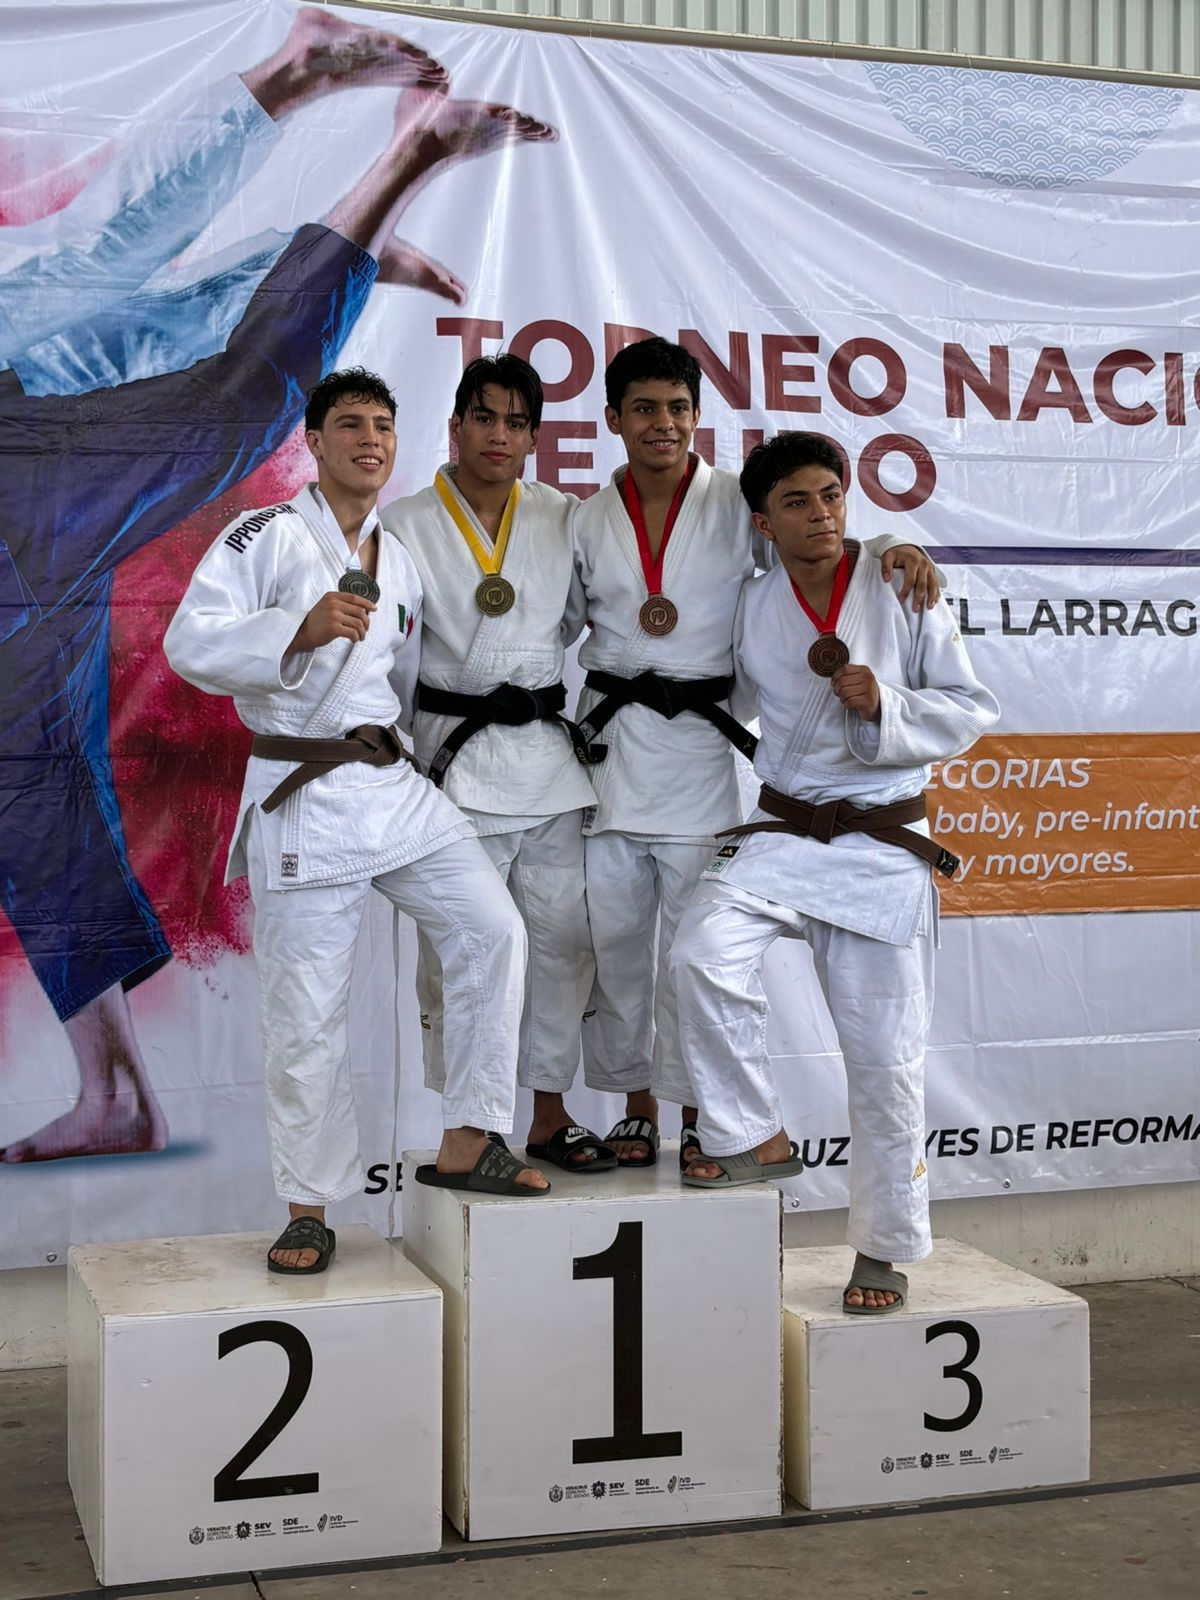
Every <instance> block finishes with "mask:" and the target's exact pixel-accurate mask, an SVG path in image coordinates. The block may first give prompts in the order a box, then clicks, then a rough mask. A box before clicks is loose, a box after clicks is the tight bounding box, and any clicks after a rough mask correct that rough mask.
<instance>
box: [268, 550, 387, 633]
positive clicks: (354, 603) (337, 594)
mask: <svg viewBox="0 0 1200 1600" xmlns="http://www.w3.org/2000/svg"><path fill="white" fill-rule="evenodd" d="M349 577H355V578H365V579H366V581H367V582H368V583H369V584H370V585H371V588H372V589H374V591H375V599H376V600H377V599H378V598H379V586H378V584H376V582H375V580H374V578H371V577H369V576H368V575H367V574H366V573H365V572H362V571H360V570H357V569H354V568H351V569H350V571H348V572H345V573H343V575H342V578H341V581H340V582H339V583H338V586H337V588H336V589H331V590H330V591H329V593H328V594H323V595H322V596H321V598H320V599H319V600H318V601H317V603H316V605H315V606H314V607H313V608H312V610H311V611H310V612H309V613H308V615H307V616H306V617H305V619H304V621H303V622H302V623H301V624H300V626H299V628H297V630H296V633H295V636H294V638H293V639H292V642H291V644H289V645H288V652H289V653H290V652H292V651H293V650H301V651H308V650H319V649H320V648H321V646H322V645H326V644H332V643H333V641H334V640H335V639H349V641H350V643H351V644H361V643H362V641H363V640H364V639H365V638H366V637H367V629H368V627H369V626H370V623H371V613H372V611H374V609H375V600H372V599H370V598H369V596H368V595H367V594H365V593H362V592H360V591H358V590H351V589H349V588H348V587H347V586H346V579H347V578H349Z"/></svg>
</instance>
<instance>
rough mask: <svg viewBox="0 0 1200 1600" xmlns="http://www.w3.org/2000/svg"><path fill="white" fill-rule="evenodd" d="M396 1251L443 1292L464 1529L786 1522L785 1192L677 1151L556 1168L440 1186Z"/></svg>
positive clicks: (419, 1207) (412, 1204)
mask: <svg viewBox="0 0 1200 1600" xmlns="http://www.w3.org/2000/svg"><path fill="white" fill-rule="evenodd" d="M430 1159H432V1157H429V1156H417V1155H415V1154H406V1156H405V1177H404V1246H405V1249H406V1251H407V1252H408V1254H409V1255H410V1257H412V1259H413V1260H414V1261H416V1262H417V1263H418V1264H419V1265H420V1266H421V1267H422V1268H423V1269H424V1270H425V1271H426V1272H427V1273H429V1275H430V1276H431V1277H432V1278H433V1279H435V1281H436V1282H437V1283H438V1284H439V1285H440V1286H441V1288H442V1292H443V1295H444V1315H445V1329H446V1343H445V1409H444V1430H445V1439H444V1449H445V1479H444V1489H443V1505H444V1509H445V1511H446V1514H447V1516H449V1518H450V1520H451V1521H452V1522H453V1523H454V1524H455V1526H456V1527H457V1528H459V1530H460V1531H461V1532H462V1533H463V1534H464V1535H466V1536H467V1537H468V1538H471V1539H495V1538H507V1537H513V1536H518V1535H529V1534H552V1533H577V1532H581V1531H584V1530H588V1529H598V1528H631V1527H646V1526H657V1525H663V1524H671V1523H688V1522H711V1521H719V1520H723V1519H726V1518H738V1517H757V1516H774V1515H776V1514H778V1512H779V1510H780V1505H781V1482H780V1478H781V1473H780V1450H779V1440H780V1408H781V1399H780V1374H781V1356H780V1346H781V1335H780V1237H781V1235H780V1229H781V1212H780V1199H779V1194H778V1192H777V1191H776V1190H774V1189H771V1188H767V1187H766V1186H765V1185H755V1186H753V1187H750V1188H741V1189H731V1190H728V1191H726V1192H724V1193H717V1194H711V1193H709V1194H705V1193H698V1192H697V1191H695V1190H690V1189H684V1188H682V1187H681V1186H680V1183H679V1177H678V1173H677V1171H676V1170H675V1163H674V1160H673V1158H672V1157H670V1156H668V1157H667V1159H666V1160H665V1161H663V1162H662V1163H660V1165H658V1166H657V1167H650V1168H648V1169H645V1170H643V1171H639V1172H610V1173H605V1174H600V1175H597V1176H595V1177H590V1176H589V1177H584V1176H581V1175H580V1176H577V1175H573V1174H568V1173H561V1172H559V1171H557V1170H554V1169H551V1170H550V1172H549V1176H550V1178H551V1180H552V1183H553V1189H552V1192H551V1193H550V1194H548V1195H546V1196H543V1197H539V1198H537V1199H509V1198H507V1197H490V1196H483V1195H479V1196H476V1195H471V1194H466V1193H463V1192H462V1191H456V1190H449V1189H438V1188H430V1187H427V1186H425V1185H423V1184H419V1183H417V1182H416V1181H415V1179H414V1178H413V1163H414V1162H416V1161H418V1160H430Z"/></svg>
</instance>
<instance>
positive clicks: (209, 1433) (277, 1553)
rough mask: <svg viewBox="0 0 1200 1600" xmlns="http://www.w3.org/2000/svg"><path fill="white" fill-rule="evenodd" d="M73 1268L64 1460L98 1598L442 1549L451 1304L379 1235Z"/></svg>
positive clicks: (194, 1249)
mask: <svg viewBox="0 0 1200 1600" xmlns="http://www.w3.org/2000/svg"><path fill="white" fill-rule="evenodd" d="M271 1238H272V1236H271V1235H270V1234H231V1235H228V1236H220V1237H213V1238H196V1239H143V1240H138V1241H136V1242H133V1243H128V1244H110V1245H87V1246H81V1247H77V1248H76V1249H73V1250H72V1251H71V1256H70V1270H69V1274H68V1298H67V1322H68V1357H69V1370H68V1399H67V1411H68V1422H67V1435H68V1443H67V1455H68V1471H69V1476H70V1481H71V1488H72V1490H73V1491H74V1495H75V1503H76V1506H77V1507H78V1510H79V1520H80V1522H81V1523H82V1525H83V1530H84V1534H85V1536H86V1538H87V1544H88V1549H89V1550H90V1551H91V1554H92V1560H93V1562H94V1563H95V1567H96V1575H97V1577H98V1578H99V1579H100V1582H101V1583H104V1584H126V1583H144V1582H159V1581H163V1580H169V1579H178V1578H198V1577H202V1576H206V1575H210V1574H215V1573H223V1572H239V1571H246V1570H247V1569H249V1568H271V1567H289V1566H308V1565H310V1564H315V1563H320V1562H331V1561H335V1562H345V1561H361V1560H367V1559H369V1558H371V1557H373V1556H396V1555H406V1554H409V1553H411V1552H415V1551H425V1550H436V1549H437V1547H438V1544H439V1543H440V1540H441V1524H442V1519H441V1506H440V1494H439V1476H440V1465H441V1462H440V1454H441V1448H440V1447H441V1415H440V1412H441V1405H440V1401H441V1393H440V1390H441V1370H442V1364H441V1363H442V1354H441V1295H440V1294H439V1293H438V1290H437V1288H436V1286H435V1285H434V1284H433V1283H431V1282H430V1281H429V1279H428V1278H427V1277H425V1276H424V1275H423V1274H422V1273H421V1272H420V1271H419V1270H418V1269H417V1268H415V1267H414V1266H413V1265H412V1264H411V1263H410V1262H408V1261H406V1260H405V1259H404V1257H403V1256H402V1255H401V1254H400V1252H399V1251H398V1250H396V1249H394V1248H393V1247H392V1246H390V1245H388V1244H386V1243H385V1242H384V1241H383V1240H382V1239H379V1238H377V1237H376V1235H375V1234H373V1233H372V1232H371V1230H370V1229H369V1228H364V1227H352V1228H346V1229H345V1230H339V1235H338V1254H337V1260H336V1261H335V1263H334V1265H333V1267H332V1268H331V1269H330V1271H328V1272H324V1273H321V1274H319V1275H317V1276H315V1277H295V1278H288V1277H281V1276H272V1275H270V1274H268V1272H267V1267H266V1253H267V1247H268V1246H269V1245H270V1243H271Z"/></svg>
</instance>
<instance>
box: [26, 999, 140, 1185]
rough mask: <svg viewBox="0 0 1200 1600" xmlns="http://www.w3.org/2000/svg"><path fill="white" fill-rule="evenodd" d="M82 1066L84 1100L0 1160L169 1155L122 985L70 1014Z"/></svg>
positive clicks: (70, 1031)
mask: <svg viewBox="0 0 1200 1600" xmlns="http://www.w3.org/2000/svg"><path fill="white" fill-rule="evenodd" d="M65 1027H66V1031H67V1038H68V1039H69V1040H70V1042H71V1048H72V1050H73V1051H74V1052H75V1061H76V1065H77V1066H78V1068H79V1099H78V1100H77V1101H76V1102H75V1104H74V1106H73V1107H72V1108H71V1110H70V1111H68V1112H66V1113H65V1114H64V1115H63V1116H61V1117H56V1118H55V1119H54V1121H53V1122H48V1123H46V1125H45V1127H42V1128H39V1129H38V1130H37V1131H36V1133H31V1134H29V1135H28V1136H27V1137H26V1138H24V1139H18V1140H16V1141H15V1143H13V1144H9V1145H6V1146H4V1147H2V1148H0V1161H3V1162H5V1163H7V1164H16V1163H19V1162H24V1161H64V1160H66V1159H67V1158H68V1157H70V1156H117V1155H140V1154H143V1153H144V1152H146V1151H148V1150H165V1149H166V1147H167V1124H166V1120H165V1119H164V1117H163V1114H162V1111H161V1110H160V1108H159V1104H158V1101H157V1100H156V1099H155V1097H154V1091H153V1090H152V1089H151V1087H150V1084H149V1082H148V1080H147V1078H146V1069H145V1066H144V1065H143V1062H142V1058H141V1053H140V1052H139V1050H138V1047H137V1040H136V1039H135V1038H134V1036H133V1023H132V1020H131V1018H130V1015H129V1002H128V1001H127V1000H126V998H125V995H124V992H123V991H122V989H121V987H120V985H119V984H115V985H114V986H113V987H112V988H111V989H107V990H105V992H104V993H103V994H100V995H97V997H96V998H95V999H94V1000H90V1001H89V1002H88V1003H87V1005H85V1006H84V1007H82V1009H81V1010H79V1011H77V1012H76V1013H75V1015H74V1016H73V1017H68V1018H67V1021H66V1024H65Z"/></svg>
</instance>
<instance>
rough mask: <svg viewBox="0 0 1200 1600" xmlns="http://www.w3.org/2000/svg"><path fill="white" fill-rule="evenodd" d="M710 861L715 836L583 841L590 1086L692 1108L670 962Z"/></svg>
mask: <svg viewBox="0 0 1200 1600" xmlns="http://www.w3.org/2000/svg"><path fill="white" fill-rule="evenodd" d="M712 855H713V841H712V840H711V839H698V840H696V841H694V842H693V841H691V840H688V841H686V842H684V843H678V842H671V841H668V840H662V839H645V838H639V837H638V836H637V835H634V834H627V833H615V832H614V833H597V834H594V835H593V836H592V837H591V838H589V839H588V841H587V845H586V864H587V904H588V918H589V921H590V922H591V928H592V945H593V948H594V949H595V952H596V982H595V985H594V987H593V989H592V1000H591V1005H590V1006H589V1008H588V1018H587V1021H586V1023H585V1026H584V1029H583V1060H584V1067H585V1071H586V1075H587V1081H588V1084H589V1086H590V1087H591V1088H593V1089H608V1090H611V1091H613V1092H615V1093H617V1094H630V1093H632V1092H633V1091H635V1090H638V1089H650V1090H652V1091H653V1093H654V1094H655V1095H656V1096H657V1097H658V1098H659V1099H660V1100H669V1101H671V1102H672V1103H673V1104H675V1105H679V1106H691V1105H695V1104H696V1091H695V1089H694V1088H693V1085H692V1080H691V1078H690V1077H689V1074H688V1071H687V1067H686V1065H685V1063H684V1058H683V1055H682V1053H681V1051H680V1048H679V1023H678V1017H677V1015H676V1009H675V995H674V992H673V990H672V988H671V984H670V982H669V980H668V974H667V958H668V956H669V954H670V950H671V945H672V943H673V941H674V939H675V930H676V928H677V927H678V925H679V918H680V916H681V915H682V913H683V910H684V907H685V906H686V905H687V904H688V901H689V900H690V899H691V898H692V895H693V893H694V892H695V888H696V885H697V883H698V882H699V881H700V874H701V873H702V872H703V871H704V869H705V867H707V865H708V863H709V862H710V861H711V860H712ZM656 929H657V947H656V944H655V932H656Z"/></svg>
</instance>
